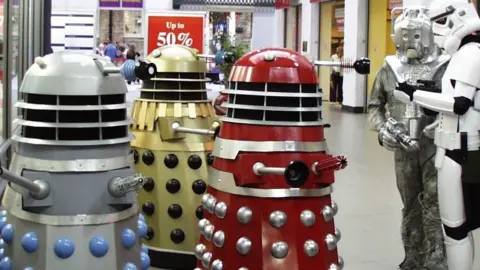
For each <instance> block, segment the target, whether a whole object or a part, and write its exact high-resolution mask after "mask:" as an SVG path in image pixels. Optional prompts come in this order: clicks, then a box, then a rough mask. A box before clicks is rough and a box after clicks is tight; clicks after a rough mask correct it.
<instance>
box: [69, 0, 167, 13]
mask: <svg viewBox="0 0 480 270" xmlns="http://www.w3.org/2000/svg"><path fill="white" fill-rule="evenodd" d="M75 1H76V0H75ZM143 1H144V2H145V3H144V5H145V10H146V11H147V12H152V11H159V10H172V3H173V1H172V0H143Z"/></svg>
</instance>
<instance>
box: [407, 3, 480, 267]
mask: <svg viewBox="0 0 480 270" xmlns="http://www.w3.org/2000/svg"><path fill="white" fill-rule="evenodd" d="M430 16H431V20H432V21H433V25H432V26H433V27H432V28H433V32H434V33H435V42H436V43H437V45H438V46H439V47H441V48H444V49H445V51H446V52H447V53H449V54H451V55H452V59H451V61H450V63H449V64H448V67H447V69H446V71H445V75H444V76H443V79H442V92H441V93H431V92H427V91H418V90H417V91H415V87H411V88H410V89H408V88H404V89H402V90H403V91H404V92H405V93H406V94H407V95H408V96H410V97H411V98H412V96H413V101H414V102H415V103H416V104H418V105H420V106H422V107H425V108H427V109H430V110H433V111H437V112H439V117H438V120H439V125H438V127H437V129H436V131H435V144H436V145H437V156H436V160H435V166H436V167H437V170H438V199H439V205H440V215H441V218H442V223H443V229H444V233H445V244H446V250H447V258H448V267H449V269H452V270H471V269H473V250H474V248H473V245H474V243H473V238H472V234H471V232H472V231H473V230H475V229H477V228H479V227H480V166H478V165H479V164H480V151H479V150H480V136H479V130H480V112H479V111H480V106H479V105H480V95H479V94H478V91H477V90H478V89H479V88H480V76H478V72H479V70H480V37H479V36H476V35H472V34H471V33H473V32H476V31H479V30H480V18H479V16H478V14H477V12H476V9H475V6H474V5H473V3H472V2H471V1H469V0H434V1H433V2H432V4H431V6H430ZM413 92H414V93H413Z"/></svg>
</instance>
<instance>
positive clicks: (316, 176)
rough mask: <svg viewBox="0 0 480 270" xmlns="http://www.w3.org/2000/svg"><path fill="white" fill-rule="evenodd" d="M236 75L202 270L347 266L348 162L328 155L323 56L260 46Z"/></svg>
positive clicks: (206, 203) (199, 252)
mask: <svg viewBox="0 0 480 270" xmlns="http://www.w3.org/2000/svg"><path fill="white" fill-rule="evenodd" d="M363 61H368V60H363ZM319 63H320V64H318V65H330V66H331V65H332V64H331V63H330V62H319ZM342 65H346V64H345V63H343V64H342ZM229 81H230V82H229V87H228V89H227V90H225V91H223V94H225V95H227V96H228V97H227V100H226V102H224V103H223V104H222V107H223V108H225V109H226V110H227V111H226V115H225V116H224V117H223V119H222V121H223V123H222V127H221V129H220V132H219V134H218V137H217V138H216V141H215V148H214V151H213V155H214V157H215V160H214V163H213V166H212V168H211V171H210V176H209V188H208V193H207V194H206V195H204V197H203V198H202V205H203V208H204V217H205V218H204V219H202V220H200V222H199V224H198V227H199V230H200V232H201V234H202V236H201V239H200V243H199V244H198V245H197V246H196V247H195V256H196V257H197V259H198V263H197V268H196V269H195V270H201V269H212V270H312V269H315V270H339V269H342V268H343V264H344V263H343V259H342V258H341V257H340V256H338V253H337V243H338V241H339V240H340V231H339V230H337V229H336V228H335V226H334V222H333V217H334V216H335V214H336V213H337V211H338V207H337V205H336V204H335V203H334V202H332V200H331V197H330V194H331V193H332V184H333V183H334V171H335V170H340V169H343V168H345V167H346V165H347V162H346V159H345V158H344V157H342V156H338V157H334V156H332V155H329V154H328V153H327V144H326V141H325V137H324V124H323V120H322V114H321V111H322V107H321V104H322V93H321V90H319V89H318V85H317V72H316V71H315V67H314V63H312V62H310V61H309V60H308V59H306V58H305V57H303V56H301V55H300V54H298V53H296V52H294V51H291V50H287V49H263V50H257V51H253V52H251V53H248V54H246V55H245V56H243V57H242V58H240V59H239V60H238V61H237V62H236V64H235V65H234V66H233V69H232V71H231V74H230V78H229Z"/></svg>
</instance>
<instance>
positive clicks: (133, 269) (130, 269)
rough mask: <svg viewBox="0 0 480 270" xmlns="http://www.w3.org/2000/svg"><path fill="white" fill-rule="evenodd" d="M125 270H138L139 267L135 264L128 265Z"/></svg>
mask: <svg viewBox="0 0 480 270" xmlns="http://www.w3.org/2000/svg"><path fill="white" fill-rule="evenodd" d="M123 270H138V268H137V266H136V265H135V264H133V263H127V264H125V266H124V267H123Z"/></svg>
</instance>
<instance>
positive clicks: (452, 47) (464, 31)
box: [429, 0, 480, 54]
mask: <svg viewBox="0 0 480 270" xmlns="http://www.w3.org/2000/svg"><path fill="white" fill-rule="evenodd" d="M429 16H430V20H431V21H432V30H433V33H434V39H435V43H436V44H437V45H438V46H439V47H440V48H443V49H445V51H446V52H447V53H449V54H452V53H454V52H455V51H457V50H458V48H459V47H460V44H461V42H462V39H463V38H464V37H466V36H468V35H470V34H471V33H473V32H475V31H478V30H480V18H479V17H478V14H477V11H476V9H475V6H474V4H473V3H472V0H433V1H432V3H431V4H430V7H429Z"/></svg>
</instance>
